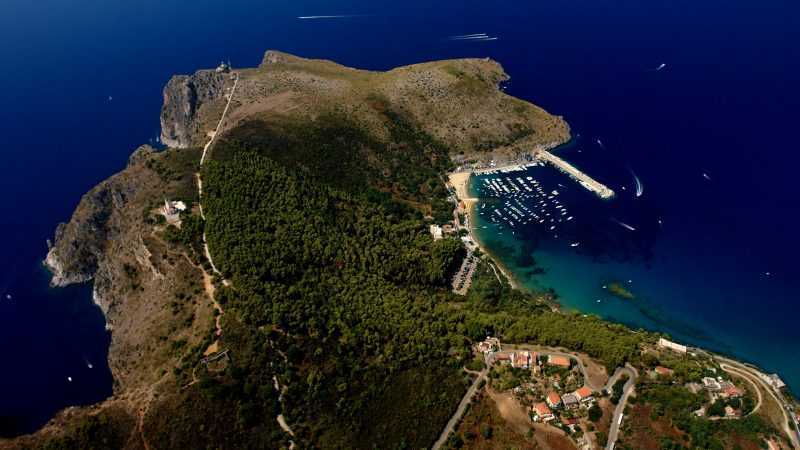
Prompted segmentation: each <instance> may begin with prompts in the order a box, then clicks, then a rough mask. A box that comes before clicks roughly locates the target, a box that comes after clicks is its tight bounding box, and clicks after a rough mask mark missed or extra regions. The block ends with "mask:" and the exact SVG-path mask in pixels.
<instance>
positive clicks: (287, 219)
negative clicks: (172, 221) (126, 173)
mask: <svg viewBox="0 0 800 450" xmlns="http://www.w3.org/2000/svg"><path fill="white" fill-rule="evenodd" d="M203 180H204V186H207V187H206V188H205V192H204V209H205V210H206V211H207V213H206V218H207V224H206V233H207V239H208V243H209V246H210V249H211V252H212V254H214V255H215V258H214V259H215V264H216V265H217V266H218V267H219V269H220V270H221V271H222V272H223V274H224V275H225V277H226V278H229V279H230V280H231V281H232V283H233V286H234V287H233V288H222V289H221V290H220V293H219V298H218V299H219V301H220V302H222V303H223V304H224V305H225V307H226V308H230V309H232V310H234V311H235V313H236V317H238V318H240V320H241V321H242V323H243V324H244V329H246V330H274V331H273V332H272V333H270V334H269V339H270V340H271V341H272V342H274V345H275V346H276V348H279V349H280V350H281V353H283V355H285V359H283V360H281V359H280V358H278V360H277V361H273V365H275V366H276V369H275V371H276V373H278V375H279V379H280V380H281V384H285V385H287V386H288V392H287V395H286V412H287V416H288V418H289V420H290V421H291V422H292V423H297V424H298V429H299V430H300V433H299V434H300V436H303V437H306V438H308V439H310V440H312V441H313V442H315V443H316V444H317V445H320V446H322V447H351V448H356V447H358V448H366V447H371V446H372V445H373V444H374V445H379V447H381V448H386V447H392V446H394V445H396V444H398V443H399V442H406V443H407V444H408V445H409V446H412V447H419V446H426V445H429V444H430V441H431V439H432V438H435V433H436V432H437V431H438V430H439V429H440V427H441V426H442V425H443V423H444V422H445V421H446V420H447V418H448V417H449V415H450V413H451V412H452V409H453V408H454V407H455V405H456V404H457V403H458V401H459V399H460V396H461V395H462V393H463V389H464V385H463V383H462V379H461V375H460V374H459V373H458V368H459V367H460V364H461V362H462V358H465V357H466V356H467V355H468V347H467V342H466V341H465V340H464V338H463V337H461V336H459V335H458V334H456V333H453V332H452V331H454V330H453V326H454V325H453V324H452V323H451V322H450V319H449V315H448V314H447V313H446V307H445V306H444V302H442V301H441V298H439V297H440V296H442V295H446V294H444V293H442V292H441V290H440V289H439V288H440V287H443V286H445V285H446V283H447V280H448V278H449V274H450V273H452V271H453V270H454V269H455V268H456V267H457V265H458V264H459V263H460V260H461V255H462V253H463V248H462V245H461V243H460V242H459V241H457V240H455V239H452V240H450V239H444V240H440V241H435V242H434V241H433V239H432V238H431V237H430V234H429V233H428V232H427V230H426V229H425V227H424V225H423V223H422V222H421V221H420V220H418V219H417V218H416V216H415V214H413V212H412V211H410V210H409V211H405V213H397V212H396V211H403V208H402V207H391V208H384V206H383V205H382V204H380V203H374V202H370V201H369V200H368V199H366V198H365V196H363V195H357V194H351V193H346V192H344V191H341V190H338V189H337V188H334V187H331V186H330V185H327V184H323V183H320V182H318V181H317V180H316V179H315V178H314V177H311V176H308V175H306V174H304V173H301V172H297V171H295V172H292V171H289V170H287V169H285V168H284V167H283V166H282V165H280V164H278V163H276V162H274V161H272V160H270V159H268V158H266V157H264V156H261V155H259V154H258V153H256V152H250V151H240V152H239V153H238V154H237V155H236V156H234V157H233V158H231V159H228V160H224V161H211V162H210V163H208V165H207V167H205V168H204V172H203ZM390 211H392V212H390ZM230 309H229V311H230ZM226 317H227V315H226ZM226 324H227V322H226ZM228 339H230V338H229V337H227V336H226V341H227V340H228ZM240 359H241V356H239V357H238V358H235V360H236V361H239V360H240ZM237 364H238V363H237ZM412 393H413V395H412ZM388 399H392V402H391V403H392V405H393V408H392V410H391V411H385V410H384V411H383V412H382V413H381V414H370V411H382V410H383V409H384V406H385V405H386V402H387V400H388ZM401 412H402V414H400V413H401ZM395 416H396V417H395Z"/></svg>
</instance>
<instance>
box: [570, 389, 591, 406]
mask: <svg viewBox="0 0 800 450" xmlns="http://www.w3.org/2000/svg"><path fill="white" fill-rule="evenodd" d="M572 394H573V395H574V396H575V397H577V398H578V401H581V402H584V403H585V402H588V401H592V400H594V397H593V396H592V395H593V393H592V390H591V389H589V388H588V387H586V386H584V387H582V388H579V389H577V390H576V391H575V392H573V393H572Z"/></svg>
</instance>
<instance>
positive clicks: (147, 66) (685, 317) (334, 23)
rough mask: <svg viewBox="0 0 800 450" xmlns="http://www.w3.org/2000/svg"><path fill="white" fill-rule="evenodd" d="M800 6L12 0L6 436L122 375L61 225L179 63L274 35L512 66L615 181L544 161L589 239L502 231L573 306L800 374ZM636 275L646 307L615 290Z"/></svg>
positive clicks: (351, 59)
mask: <svg viewBox="0 0 800 450" xmlns="http://www.w3.org/2000/svg"><path fill="white" fill-rule="evenodd" d="M799 12H800V4H798V3H797V2H790V1H777V0H766V1H755V0H752V1H726V2H722V1H696V0H694V1H688V0H677V1H675V0H670V1H652V2H641V1H611V0H593V1H588V0H583V1H582V0H577V1H567V2H527V1H510V2H499V3H498V2H486V1H470V0H466V1H465V0H459V1H455V0H445V1H440V2H424V1H408V2H388V1H324V2H323V1H308V2H263V1H262V2H256V1H247V0H233V1H229V2H224V3H221V2H218V1H213V2H212V1H209V0H194V1H188V0H182V1H180V0H174V1H162V0H137V1H132V0H128V1H119V2H107V1H100V0H41V1H37V2H30V1H22V0H6V1H4V2H2V3H0V41H1V42H3V45H2V47H0V61H2V62H0V68H2V70H0V86H2V87H3V88H2V89H0V104H2V105H3V106H2V108H0V152H2V153H0V156H2V164H0V210H2V211H3V213H2V215H0V255H1V256H0V343H2V345H3V347H2V348H3V357H2V363H0V433H6V434H8V433H19V432H30V431H32V430H35V429H36V428H38V427H40V426H41V425H43V424H44V423H45V422H46V421H47V420H49V419H50V418H51V417H53V415H54V414H55V413H56V412H57V411H58V410H60V409H62V408H64V407H66V406H70V405H81V404H89V403H93V402H97V401H99V400H102V399H103V398H106V397H108V396H109V395H110V394H111V392H112V383H113V380H112V377H111V373H110V371H109V369H108V365H107V364H106V363H105V361H106V357H107V353H108V345H109V341H110V334H109V333H108V332H106V330H105V324H104V319H103V316H102V314H101V312H100V311H99V309H98V308H97V307H96V306H95V305H94V304H93V303H92V301H91V286H89V285H84V286H76V287H72V288H69V289H50V288H49V287H48V286H47V280H48V275H47V273H46V272H45V271H44V269H43V268H42V267H41V260H42V259H43V258H44V256H45V254H46V251H47V246H46V240H47V239H48V238H52V236H53V231H54V229H55V226H56V224H57V223H58V222H61V221H66V220H68V218H69V216H70V214H71V212H72V211H73V209H74V208H75V206H76V205H77V203H78V201H79V199H80V196H81V195H82V194H83V193H85V192H86V191H87V190H88V189H90V188H91V187H92V186H94V185H95V184H97V183H98V182H99V181H101V180H103V179H104V178H106V177H108V176H109V175H111V174H112V173H114V172H116V171H118V170H120V169H122V168H123V167H124V164H125V162H126V160H127V157H128V155H129V154H130V153H131V152H132V151H133V150H134V149H135V148H136V147H137V146H138V145H140V144H143V143H149V142H154V140H155V138H156V136H157V135H158V134H159V120H158V116H159V109H160V106H161V101H162V98H161V89H162V87H163V85H164V84H165V83H166V81H167V80H168V79H169V77H170V76H171V75H172V74H176V73H190V72H193V71H194V70H196V69H198V68H210V67H214V66H216V65H217V64H218V63H219V62H220V61H221V60H230V61H231V63H232V64H233V65H234V67H237V66H239V67H241V66H254V65H256V64H258V63H259V62H260V60H261V57H262V55H263V52H264V51H265V50H267V49H279V50H283V51H287V52H291V53H295V54H298V55H301V56H307V57H321V58H328V59H332V60H335V61H338V62H341V63H343V64H346V65H350V66H356V67H361V68H367V69H374V70H382V69H389V68H392V67H395V66H398V65H403V64H410V63H415V62H420V61H425V60H432V59H441V58H453V57H491V58H494V59H496V60H498V61H499V62H501V63H502V64H503V66H504V67H505V69H506V71H507V72H508V73H509V74H510V75H511V76H512V80H511V83H510V85H509V93H511V94H512V95H516V96H519V97H522V98H525V99H528V100H530V101H533V102H535V103H536V104H538V105H541V106H543V107H544V108H546V109H547V110H549V111H551V112H553V113H555V114H559V115H563V116H564V117H565V118H566V120H567V121H568V122H569V123H570V125H571V127H572V129H573V134H574V135H575V137H576V139H575V141H574V142H573V143H572V144H571V145H570V146H568V147H567V148H564V149H562V150H560V153H561V155H562V156H563V157H564V158H566V159H568V160H569V161H571V162H573V163H575V164H576V165H578V166H579V167H581V168H583V169H585V170H586V171H587V172H588V173H589V174H591V175H592V176H594V177H596V178H597V179H599V180H601V181H603V182H605V183H608V184H609V185H610V186H611V187H612V188H613V189H615V190H616V191H617V192H618V193H619V196H618V197H617V199H615V200H613V201H610V202H600V201H598V200H597V199H595V198H593V197H592V196H591V195H586V193H585V192H581V190H580V188H579V187H578V186H577V185H576V184H575V183H574V182H572V181H571V180H569V179H568V178H566V177H564V176H562V175H560V174H559V173H557V172H555V171H553V170H552V169H551V168H541V167H539V168H535V169H531V171H530V172H531V173H530V174H529V175H526V176H531V177H532V178H536V179H537V180H541V181H540V182H541V183H549V184H553V183H554V186H555V187H554V188H553V189H559V190H561V189H563V190H564V192H563V194H561V193H560V194H559V196H561V195H563V197H562V198H563V199H564V204H565V205H566V207H568V209H569V213H570V214H572V215H573V216H574V219H573V220H571V221H570V222H571V223H572V225H571V226H573V227H574V229H573V230H572V231H569V230H565V231H564V233H572V234H571V235H570V239H572V238H574V239H576V240H577V239H580V245H579V246H578V247H570V246H569V245H568V244H565V242H566V241H565V239H567V237H566V236H567V234H562V235H561V236H559V238H554V237H552V235H548V234H547V233H544V232H542V231H541V230H538V231H537V230H536V229H535V228H526V229H525V230H522V229H521V230H520V231H519V233H518V234H517V233H515V234H514V235H510V234H509V232H508V231H503V230H495V229H492V228H490V226H493V225H494V224H492V223H491V222H490V221H487V224H486V226H487V228H485V229H484V228H480V229H479V230H480V233H481V237H482V239H484V240H485V241H486V242H487V243H488V244H489V246H490V247H491V248H492V249H493V250H494V251H495V252H496V253H498V254H499V255H500V256H501V257H502V258H503V261H504V262H505V263H506V264H507V265H509V267H511V268H512V269H513V270H514V272H515V274H516V275H517V276H518V277H519V278H520V279H521V280H522V281H523V282H524V283H525V284H526V285H529V286H531V287H551V288H553V289H555V290H556V291H557V292H558V294H559V295H560V298H561V301H562V303H563V304H564V305H565V307H568V308H573V309H577V310H580V311H584V312H587V313H595V314H599V315H602V316H604V317H608V318H611V319H615V320H619V321H623V322H625V323H627V324H630V325H632V326H635V327H646V328H649V329H655V330H663V331H667V332H669V333H671V334H673V335H674V336H675V338H676V339H679V340H683V341H685V342H690V343H694V344H700V345H703V346H707V347H709V348H713V349H716V350H721V351H725V352H728V353H731V354H732V355H735V356H737V357H740V358H743V359H746V360H749V361H753V362H755V363H758V364H760V365H762V366H764V367H765V368H767V369H769V370H775V371H779V372H780V373H781V374H782V375H783V376H784V378H785V379H786V380H787V381H788V382H789V383H790V384H791V385H792V387H793V388H794V389H795V391H798V390H800V353H799V351H798V347H797V342H798V341H800V326H798V321H797V312H798V310H797V291H798V287H799V285H800V273H798V272H799V271H798V268H797V264H796V263H795V259H796V257H797V255H798V251H800V248H799V247H800V242H799V241H798V238H797V231H796V228H797V223H798V218H799V217H798V216H800V211H799V209H798V206H799V205H798V203H799V202H800V200H798V188H797V176H796V174H795V170H796V169H795V166H796V165H797V164H798V162H800V152H798V144H797V142H798V139H797V133H796V130H797V125H796V123H797V117H798V107H800V91H799V90H798V73H800V72H799V71H798V69H800V67H798V66H799V65H800V63H799V61H800V23H798V17H800V14H798V13H799ZM298 16H343V17H330V18H316V19H299V18H298ZM479 33H485V34H486V37H487V39H451V37H452V36H457V35H468V34H472V35H475V34H479ZM488 38H497V39H488ZM661 64H666V66H665V67H664V68H663V69H661V70H658V71H656V70H654V69H655V68H657V67H659V66H660V65H661ZM578 134H580V137H577V136H578ZM597 138H600V139H601V142H602V143H603V144H604V146H603V147H600V146H599V145H597V144H596V139H597ZM629 169H630V170H632V171H633V173H635V174H636V175H637V176H638V177H639V179H640V180H641V182H642V185H643V194H642V196H641V197H635V190H634V189H635V188H634V184H633V179H632V175H631V172H630V170H629ZM703 173H706V175H708V176H709V178H710V179H706V178H704V177H703V176H702V174H703ZM559 183H561V184H563V185H565V186H567V187H566V188H559V187H558V184H559ZM622 186H625V187H626V190H625V191H623V190H622V189H621V188H622ZM611 218H614V219H615V220H618V221H620V222H624V223H627V224H629V225H631V226H633V227H634V228H635V229H636V231H635V232H630V231H629V230H627V229H626V228H623V227H621V226H620V225H618V224H617V223H616V222H613V221H611V220H610V219H611ZM659 219H660V220H661V221H662V226H659V225H658V222H657V221H658V220H659ZM500 233H503V234H500ZM534 262H535V264H536V266H537V267H538V268H540V269H541V270H532V266H531V265H532V264H534ZM542 271H543V273H533V272H542ZM767 272H769V275H766V274H767ZM627 280H631V282H630V283H628V284H627V285H628V286H629V288H630V290H631V291H632V292H633V293H634V294H635V295H636V299H635V300H633V301H627V303H626V302H623V301H622V300H621V299H618V298H614V297H611V296H609V295H608V294H607V292H606V290H603V289H602V285H603V284H604V283H608V282H610V281H623V282H625V283H627ZM7 295H8V296H10V298H9V297H7ZM597 300H601V302H600V303H597V302H596V301H597ZM90 365H91V367H90ZM70 380H72V381H70Z"/></svg>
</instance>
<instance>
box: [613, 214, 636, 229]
mask: <svg viewBox="0 0 800 450" xmlns="http://www.w3.org/2000/svg"><path fill="white" fill-rule="evenodd" d="M611 221H612V222H614V223H616V224H617V225H619V226H621V227H622V228H625V229H626V230H629V231H636V228H634V227H632V226H630V225H628V224H627V223H625V222H620V221H619V220H617V219H615V218H613V217H612V218H611Z"/></svg>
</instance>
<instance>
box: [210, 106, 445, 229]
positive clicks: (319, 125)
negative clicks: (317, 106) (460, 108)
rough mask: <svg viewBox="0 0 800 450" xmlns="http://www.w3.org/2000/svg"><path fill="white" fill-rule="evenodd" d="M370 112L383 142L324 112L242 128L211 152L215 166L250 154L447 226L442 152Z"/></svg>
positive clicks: (405, 125) (386, 115)
mask: <svg viewBox="0 0 800 450" xmlns="http://www.w3.org/2000/svg"><path fill="white" fill-rule="evenodd" d="M372 104H373V107H374V108H376V109H377V110H379V111H380V116H379V117H381V118H382V119H383V122H384V123H383V125H384V128H385V130H384V131H385V133H386V134H388V137H389V139H388V140H387V139H382V138H378V137H376V136H375V135H374V133H369V132H368V131H367V130H365V129H363V128H362V127H361V126H359V125H358V124H356V123H354V122H353V121H352V120H350V119H349V118H347V117H346V116H345V115H344V114H343V113H341V112H325V113H321V114H320V115H319V116H318V117H317V118H316V119H314V120H313V121H302V122H297V121H293V120H291V119H273V120H271V121H269V122H267V121H261V120H252V121H249V122H245V123H244V124H242V125H240V126H238V127H236V128H235V129H233V130H231V131H230V132H229V133H228V134H227V135H226V137H225V138H224V139H223V140H222V141H221V142H220V143H219V144H218V145H217V146H216V147H215V149H214V152H213V159H214V160H216V161H227V160H230V159H232V158H234V157H235V156H236V155H238V154H239V153H241V151H242V150H249V151H254V152H257V153H258V154H260V155H262V156H266V157H268V158H270V159H271V160H273V161H275V162H277V163H278V164H280V165H281V166H283V167H287V168H290V169H297V170H298V171H300V172H302V173H304V174H306V175H308V176H310V177H313V178H314V179H316V180H319V181H321V182H323V183H325V184H329V185H332V186H334V187H336V188H339V189H341V190H344V191H347V192H351V193H363V192H368V193H370V195H371V199H372V200H379V201H382V203H383V204H384V206H385V207H391V206H396V205H397V202H395V201H394V200H397V199H399V200H401V201H403V202H406V203H408V204H411V205H414V206H415V207H418V208H420V207H421V208H422V209H423V210H424V211H425V212H426V213H430V214H431V215H433V217H435V218H436V220H437V221H438V222H440V223H441V222H444V221H446V220H450V219H451V218H452V203H450V202H448V201H446V189H445V186H444V183H443V182H442V178H441V175H442V174H443V173H445V172H446V171H447V170H448V169H449V168H450V167H451V164H452V163H451V162H450V157H449V156H448V151H447V148H446V146H445V145H444V144H442V143H441V142H439V141H437V140H436V139H434V138H433V137H432V136H430V135H428V134H427V133H425V132H422V131H420V130H419V129H418V128H416V127H414V126H413V125H412V124H411V123H410V122H409V121H408V120H407V119H406V118H405V117H404V116H403V115H401V114H398V113H396V112H394V111H393V110H392V109H391V108H389V107H388V105H387V103H386V102H385V101H382V100H381V99H374V101H373V102H372ZM381 194H383V195H381Z"/></svg>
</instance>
